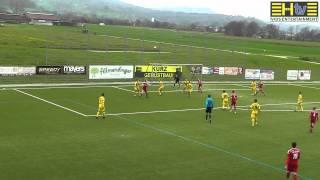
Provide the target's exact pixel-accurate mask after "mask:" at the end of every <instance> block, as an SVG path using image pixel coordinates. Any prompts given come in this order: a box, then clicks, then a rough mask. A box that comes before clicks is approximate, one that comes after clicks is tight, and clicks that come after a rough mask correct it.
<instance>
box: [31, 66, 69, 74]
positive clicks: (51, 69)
mask: <svg viewBox="0 0 320 180" xmlns="http://www.w3.org/2000/svg"><path fill="white" fill-rule="evenodd" d="M36 73H37V74H39V75H57V74H62V73H63V66H37V68H36Z"/></svg>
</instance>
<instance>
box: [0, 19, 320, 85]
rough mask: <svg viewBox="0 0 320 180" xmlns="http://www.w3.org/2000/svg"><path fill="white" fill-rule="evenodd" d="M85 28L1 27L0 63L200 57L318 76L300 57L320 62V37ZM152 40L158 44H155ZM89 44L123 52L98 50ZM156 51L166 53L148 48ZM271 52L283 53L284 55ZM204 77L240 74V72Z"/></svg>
mask: <svg viewBox="0 0 320 180" xmlns="http://www.w3.org/2000/svg"><path fill="white" fill-rule="evenodd" d="M88 28H89V34H83V33H81V28H80V27H44V26H31V25H6V26H5V27H1V28H0V33H1V34H2V35H1V37H0V53H1V57H0V64H1V65H44V64H59V65H61V64H83V65H90V64H148V63H201V64H205V65H210V66H240V67H244V68H264V69H273V70H274V71H275V78H276V80H285V79H286V71H287V69H311V70H312V79H313V80H319V79H320V72H319V67H320V65H319V64H311V63H309V62H306V61H303V60H301V57H308V58H309V59H313V60H314V61H317V62H320V52H319V51H318V50H319V48H320V43H316V42H292V41H278V40H261V39H250V38H235V37H229V36H224V35H222V34H206V33H196V32H175V31H170V30H160V29H147V28H135V27H122V26H97V25H89V26H88ZM154 46H156V47H157V49H154ZM92 50H99V51H123V52H117V53H115V52H114V53H111V52H109V53H101V52H93V51H92ZM126 51H138V52H137V53H132V52H126ZM142 51H146V53H142ZM154 51H160V52H164V53H147V52H154ZM275 56H284V57H285V58H279V57H275ZM33 78H35V79H36V81H37V80H39V79H37V78H39V77H37V76H35V77H33ZM41 78H43V77H41ZM46 78H48V79H46V80H48V81H51V80H52V79H51V78H53V79H54V80H55V81H64V80H68V79H65V77H46ZM70 78H71V77H70ZM204 78H205V79H211V80H219V79H221V80H243V77H242V76H239V77H226V76H214V77H204ZM8 79H9V80H8ZM30 79H32V78H29V80H30ZM2 80H6V81H9V82H10V81H11V79H10V78H5V79H4V78H2ZM15 80H16V79H15ZM40 80H42V79H40ZM72 80H74V81H86V80H87V77H86V76H76V77H74V79H72Z"/></svg>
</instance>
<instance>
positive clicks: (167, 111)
mask: <svg viewBox="0 0 320 180" xmlns="http://www.w3.org/2000/svg"><path fill="white" fill-rule="evenodd" d="M215 109H218V108H215ZM200 110H204V108H197V109H173V110H163V111H162V110H160V111H145V112H131V113H111V114H108V113H107V116H121V115H136V114H155V113H171V112H186V111H200ZM87 116H88V117H92V116H96V115H87Z"/></svg>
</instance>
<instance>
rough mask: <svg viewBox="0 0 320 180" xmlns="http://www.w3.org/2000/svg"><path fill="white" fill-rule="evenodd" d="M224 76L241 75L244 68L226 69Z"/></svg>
mask: <svg viewBox="0 0 320 180" xmlns="http://www.w3.org/2000/svg"><path fill="white" fill-rule="evenodd" d="M224 74H225V75H232V76H237V75H241V74H242V68H241V67H224Z"/></svg>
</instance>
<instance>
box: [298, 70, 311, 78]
mask: <svg viewBox="0 0 320 180" xmlns="http://www.w3.org/2000/svg"><path fill="white" fill-rule="evenodd" d="M298 79H299V80H310V79H311V71H310V70H299V73H298Z"/></svg>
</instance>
